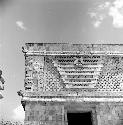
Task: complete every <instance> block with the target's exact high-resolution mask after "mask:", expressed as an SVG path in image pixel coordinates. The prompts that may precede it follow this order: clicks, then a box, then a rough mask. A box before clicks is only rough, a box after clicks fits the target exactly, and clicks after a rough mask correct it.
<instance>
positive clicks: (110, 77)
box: [97, 56, 123, 91]
mask: <svg viewBox="0 0 123 125" xmlns="http://www.w3.org/2000/svg"><path fill="white" fill-rule="evenodd" d="M122 85H123V58H122V57H118V56H112V57H111V56H107V57H106V59H105V63H104V67H103V69H102V72H101V74H100V77H99V79H98V84H97V89H98V90H100V91H122V89H123V86H122Z"/></svg>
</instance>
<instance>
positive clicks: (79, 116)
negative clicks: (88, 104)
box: [67, 112, 93, 125]
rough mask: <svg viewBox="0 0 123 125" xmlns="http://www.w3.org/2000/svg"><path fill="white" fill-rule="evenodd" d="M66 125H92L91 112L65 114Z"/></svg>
mask: <svg viewBox="0 0 123 125" xmlns="http://www.w3.org/2000/svg"><path fill="white" fill-rule="evenodd" d="M67 120H68V125H93V124H92V112H84V113H67Z"/></svg>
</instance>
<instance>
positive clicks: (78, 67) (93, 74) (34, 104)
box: [18, 43, 123, 125]
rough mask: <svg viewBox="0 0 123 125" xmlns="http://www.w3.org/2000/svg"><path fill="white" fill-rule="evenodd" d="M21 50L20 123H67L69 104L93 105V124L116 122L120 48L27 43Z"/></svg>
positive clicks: (122, 75) (121, 85)
mask: <svg viewBox="0 0 123 125" xmlns="http://www.w3.org/2000/svg"><path fill="white" fill-rule="evenodd" d="M23 52H24V54H25V85H24V86H25V91H22V90H21V91H19V92H18V94H19V95H20V96H22V105H23V107H24V109H25V113H26V117H25V124H36V125H37V124H40V125H44V124H46V125H49V124H50V125H52V124H53V125H54V124H55V125H64V124H67V122H66V120H65V114H66V112H67V110H68V109H69V108H68V106H67V105H68V104H69V103H70V104H71V105H73V107H76V105H79V106H80V107H81V108H80V109H83V110H84V108H82V107H83V105H86V103H87V105H88V106H87V107H86V108H87V109H90V108H89V106H91V104H92V105H94V106H93V107H95V108H94V112H96V113H95V115H94V118H95V119H96V120H94V121H95V122H93V124H94V125H120V124H121V123H122V120H121V119H122V118H121V117H122V109H123V106H122V102H123V45H119V44H117V45H116V44H115V45H112V44H108V45H107V44H67V43H27V44H26V45H25V47H23ZM109 105H110V109H109V112H108V113H107V112H106V110H105V108H106V107H108V106H109ZM101 106H102V107H103V106H104V108H103V109H101V108H102V107H101ZM111 107H112V108H111ZM76 110H77V109H76V108H75V111H76ZM120 110H121V111H120ZM113 111H114V112H113ZM116 112H118V113H119V114H117V113H116ZM36 114H38V115H36ZM104 114H105V115H104ZM103 115H104V116H105V117H107V116H108V117H109V119H105V118H104V117H103ZM118 115H119V116H118ZM114 119H117V120H115V122H113V121H112V120H114ZM105 120H106V121H105Z"/></svg>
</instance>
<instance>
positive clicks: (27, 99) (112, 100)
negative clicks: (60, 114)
mask: <svg viewBox="0 0 123 125" xmlns="http://www.w3.org/2000/svg"><path fill="white" fill-rule="evenodd" d="M22 101H36V102H37V101H40V102H41V101H42V102H44V101H45V102H123V98H116V97H114V98H110V97H107V98H106V97H105V98H104V97H102V98H99V97H97V98H94V97H93V98H89V97H83V98H82V97H78V98H76V97H71V98H70V97H67V98H58V97H52V98H30V97H23V98H22Z"/></svg>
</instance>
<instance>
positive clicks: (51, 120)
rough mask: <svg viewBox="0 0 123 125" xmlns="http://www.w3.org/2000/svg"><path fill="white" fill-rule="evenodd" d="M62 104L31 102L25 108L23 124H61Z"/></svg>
mask: <svg viewBox="0 0 123 125" xmlns="http://www.w3.org/2000/svg"><path fill="white" fill-rule="evenodd" d="M63 122H64V106H63V105H61V104H55V103H52V104H51V103H50V104H49V103H38V102H37V103H36V102H31V103H28V104H27V105H26V108H25V125H63V124H64V123H63Z"/></svg>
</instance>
